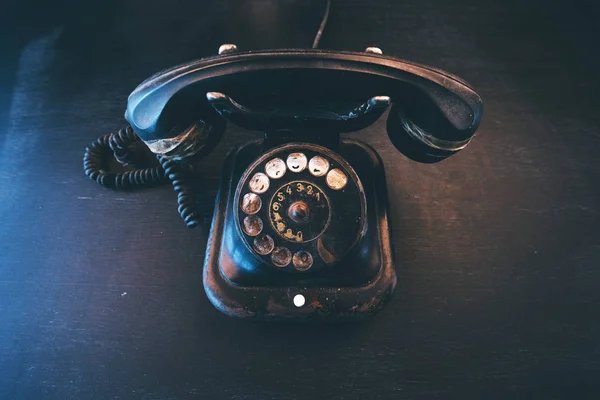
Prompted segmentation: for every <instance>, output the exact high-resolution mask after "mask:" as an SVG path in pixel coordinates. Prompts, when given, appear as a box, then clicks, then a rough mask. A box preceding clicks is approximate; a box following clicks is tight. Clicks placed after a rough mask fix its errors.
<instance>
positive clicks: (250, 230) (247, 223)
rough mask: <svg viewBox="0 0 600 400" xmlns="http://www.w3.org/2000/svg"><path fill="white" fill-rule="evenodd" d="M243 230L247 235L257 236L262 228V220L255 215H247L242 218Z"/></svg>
mask: <svg viewBox="0 0 600 400" xmlns="http://www.w3.org/2000/svg"><path fill="white" fill-rule="evenodd" d="M243 225H244V232H245V233H246V235H248V236H257V235H258V234H259V233H261V232H262V230H263V222H262V219H260V218H259V217H258V216H256V215H248V216H247V217H246V218H244V223H243Z"/></svg>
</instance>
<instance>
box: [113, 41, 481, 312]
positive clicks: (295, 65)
mask: <svg viewBox="0 0 600 400" xmlns="http://www.w3.org/2000/svg"><path fill="white" fill-rule="evenodd" d="M390 106H391V110H390V113H389V116H388V121H387V130H388V135H389V137H390V139H391V141H392V143H393V144H394V146H395V147H396V148H397V149H398V150H399V151H400V152H402V153H403V154H405V155H406V156H408V157H409V158H411V159H414V160H417V161H420V162H437V161H440V160H443V159H445V158H447V157H449V156H451V155H453V154H455V153H457V152H458V151H460V150H461V149H463V148H464V147H465V146H466V145H467V144H468V143H469V141H470V140H471V138H472V137H473V135H474V133H475V131H476V129H477V127H478V125H479V122H480V119H481V116H482V100H481V97H480V96H479V95H478V94H477V93H476V92H475V91H474V90H473V89H472V88H471V86H469V85H468V84H467V83H466V82H465V81H463V80H462V79H460V78H458V77H456V76H454V75H452V74H450V73H448V72H445V71H442V70H439V69H436V68H432V67H429V66H425V65H420V64H416V63H411V62H408V61H404V60H400V59H397V58H394V57H390V56H386V55H383V54H382V52H381V51H380V50H379V49H377V48H368V49H367V50H366V51H365V52H348V51H328V50H320V49H319V50H317V49H310V50H307V49H282V50H264V51H253V52H240V51H238V50H237V48H236V47H235V46H234V45H223V46H221V48H220V50H219V55H218V56H215V57H209V58H204V59H201V60H197V61H193V62H190V63H186V64H182V65H179V66H176V67H173V68H170V69H168V70H165V71H162V72H160V73H158V74H156V75H154V76H152V77H150V78H149V79H147V80H146V81H144V82H143V83H142V84H140V85H139V86H138V87H137V88H136V89H135V90H134V91H133V92H132V93H131V95H130V96H129V99H128V104H127V111H126V114H125V117H126V119H127V120H128V121H129V123H130V124H131V127H132V130H133V132H135V135H137V136H138V137H139V138H141V140H142V141H143V142H144V143H145V144H146V145H147V146H148V147H149V148H150V149H151V150H152V151H153V152H154V153H156V154H157V155H158V156H159V157H160V158H161V160H170V161H169V162H177V160H184V159H190V158H194V157H198V156H200V155H202V154H205V153H206V152H208V151H210V149H211V148H212V147H213V146H214V145H215V144H216V142H218V140H219V139H220V137H221V136H222V134H223V131H224V129H225V121H229V122H232V123H234V124H236V125H239V126H241V127H243V128H246V129H250V130H260V131H262V132H264V139H262V140H260V141H253V142H250V143H247V144H245V145H242V146H239V147H236V148H234V149H233V150H231V151H230V153H229V154H228V156H227V158H226V160H225V164H224V167H223V172H222V177H221V182H220V187H219V192H218V195H217V199H216V206H215V211H214V217H213V221H212V226H211V229H210V235H209V239H208V244H207V249H206V258H205V262H204V273H203V279H204V287H205V290H206V293H207V295H208V298H209V299H210V301H211V302H212V303H213V304H214V306H215V307H216V308H217V309H219V310H220V311H222V312H224V313H225V314H228V315H231V316H236V317H244V318H257V319H313V318H314V319H322V318H335V319H355V318H361V317H365V316H367V315H371V314H373V313H375V312H376V311H377V310H379V309H381V308H382V307H383V306H384V305H385V304H386V303H387V302H388V300H389V299H390V297H391V295H392V293H393V291H394V288H395V285H396V272H395V265H394V255H393V254H394V252H393V248H392V240H391V233H390V226H389V221H388V213H389V208H388V199H387V191H386V181H385V175H384V169H383V165H382V162H381V160H380V158H379V156H378V155H377V153H376V152H375V151H374V150H373V149H372V148H371V147H370V146H369V145H367V144H366V143H364V142H362V141H359V140H353V139H348V138H344V137H343V134H344V133H347V132H352V131H357V130H360V129H362V128H365V127H367V126H369V125H371V124H372V123H373V122H374V121H376V120H377V119H379V118H380V117H381V116H382V114H383V113H384V112H385V111H386V110H387V109H388V108H390ZM117 147H118V146H117ZM161 162H162V161H161ZM165 169H166V168H165ZM167 173H168V171H167ZM174 185H175V182H174Z"/></svg>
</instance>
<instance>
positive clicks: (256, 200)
mask: <svg viewBox="0 0 600 400" xmlns="http://www.w3.org/2000/svg"><path fill="white" fill-rule="evenodd" d="M261 206H262V200H261V199H260V197H259V196H257V195H255V194H254V193H246V194H245V195H244V197H243V198H242V204H241V206H240V207H241V208H242V211H243V212H245V213H246V214H256V213H257V212H258V211H260V207H261Z"/></svg>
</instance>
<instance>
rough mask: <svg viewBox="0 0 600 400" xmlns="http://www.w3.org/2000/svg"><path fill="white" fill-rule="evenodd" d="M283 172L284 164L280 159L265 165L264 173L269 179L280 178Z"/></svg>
mask: <svg viewBox="0 0 600 400" xmlns="http://www.w3.org/2000/svg"><path fill="white" fill-rule="evenodd" d="M285 171H286V168H285V162H283V160H282V159H281V158H274V159H272V160H271V161H269V162H268V163H267V164H266V165H265V172H266V173H267V175H269V178H271V179H279V178H281V177H282V176H283V175H285Z"/></svg>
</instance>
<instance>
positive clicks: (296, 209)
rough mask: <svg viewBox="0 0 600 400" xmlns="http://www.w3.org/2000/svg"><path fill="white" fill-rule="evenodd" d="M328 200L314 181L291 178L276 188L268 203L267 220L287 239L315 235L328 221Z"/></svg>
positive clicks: (303, 238)
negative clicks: (291, 180)
mask: <svg viewBox="0 0 600 400" xmlns="http://www.w3.org/2000/svg"><path fill="white" fill-rule="evenodd" d="M329 217H330V209H329V199H328V198H327V195H326V194H325V192H323V189H321V188H320V187H318V186H317V185H316V184H315V183H311V182H307V181H293V182H290V183H287V184H285V185H283V186H281V187H280V188H279V190H277V192H276V193H275V195H274V196H273V198H272V199H271V203H270V205H269V222H271V226H272V227H273V229H275V232H277V234H278V235H279V236H280V237H282V238H283V239H285V240H287V241H289V242H298V243H300V242H308V241H311V240H314V239H316V238H318V237H319V236H320V235H321V234H322V233H323V231H325V228H327V225H328V224H329Z"/></svg>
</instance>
